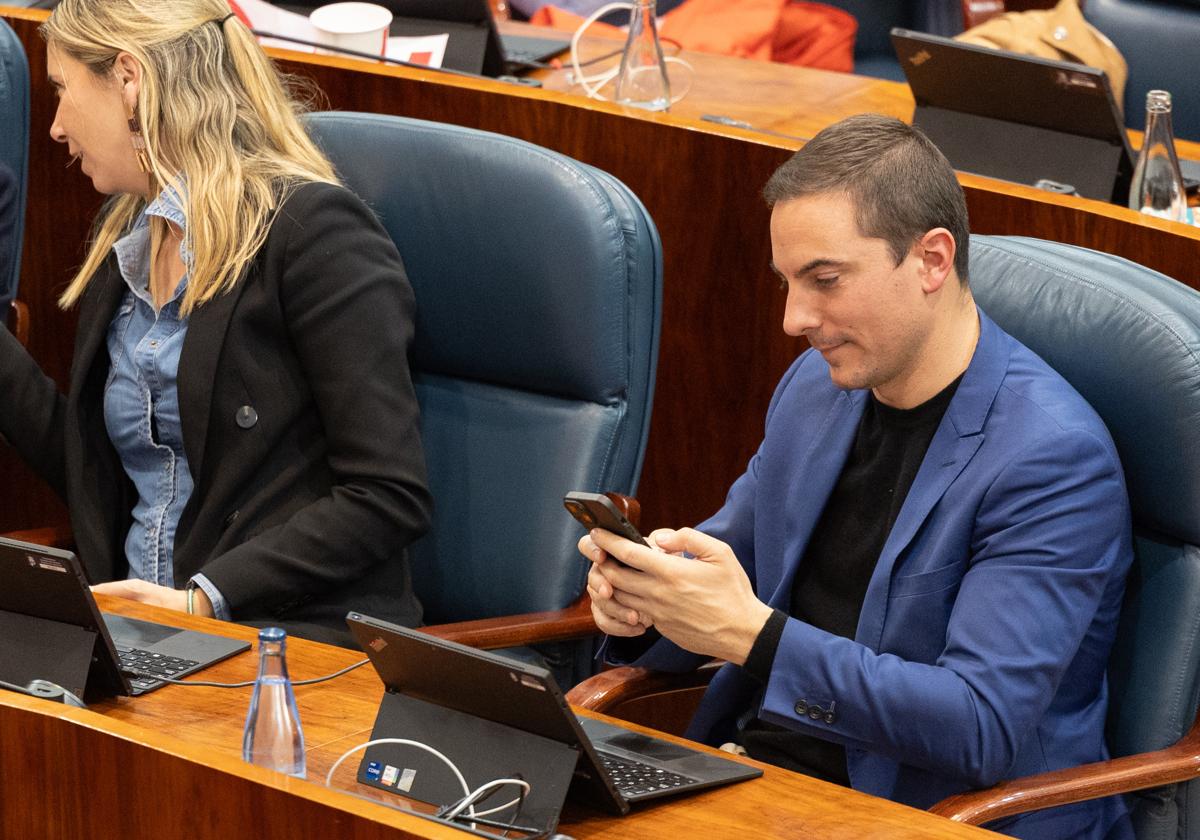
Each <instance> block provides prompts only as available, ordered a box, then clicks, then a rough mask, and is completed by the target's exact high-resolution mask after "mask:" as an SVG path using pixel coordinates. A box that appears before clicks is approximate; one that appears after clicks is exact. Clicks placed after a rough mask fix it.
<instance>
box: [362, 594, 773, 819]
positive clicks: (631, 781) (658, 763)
mask: <svg viewBox="0 0 1200 840" xmlns="http://www.w3.org/2000/svg"><path fill="white" fill-rule="evenodd" d="M346 620H347V623H348V624H349V626H350V630H351V632H352V633H353V634H354V637H355V639H356V640H357V641H358V643H359V645H360V646H361V647H362V648H363V650H365V651H366V652H367V656H369V657H370V659H371V664H372V665H374V666H375V670H376V671H377V672H378V673H379V676H380V679H382V680H383V683H384V685H385V686H386V688H387V694H386V695H385V696H384V700H383V703H382V704H381V705H380V711H379V716H378V718H377V719H376V723H375V729H374V731H373V733H372V736H371V737H372V739H376V738H381V737H392V736H395V737H407V738H414V739H416V740H420V741H423V742H425V743H426V744H428V745H429V746H431V747H434V748H436V749H438V750H439V751H441V752H443V753H444V754H446V755H447V756H448V757H450V758H451V759H452V760H453V761H454V762H455V763H456V764H457V765H459V767H460V769H461V771H462V773H463V775H464V776H465V777H466V778H467V780H468V783H469V784H470V785H472V786H476V785H480V784H482V783H483V782H486V781H489V780H491V779H494V778H500V777H503V776H506V775H511V774H514V773H518V774H520V775H521V777H522V778H524V779H526V780H527V781H529V782H530V784H531V790H530V792H529V794H527V796H526V799H525V802H524V803H523V805H522V810H521V815H520V822H522V823H524V824H527V825H534V826H537V827H539V828H540V829H542V830H547V829H550V828H553V825H554V824H555V823H556V820H557V815H558V809H559V808H561V804H562V799H563V797H564V796H565V795H566V794H567V793H568V792H569V793H570V795H571V796H572V798H574V799H576V800H578V801H581V802H583V803H585V804H591V805H594V806H597V807H599V808H601V809H603V810H606V811H608V812H611V813H614V814H625V813H628V811H629V809H630V806H631V805H635V804H638V803H641V802H647V801H650V800H654V799H659V798H662V797H666V796H674V795H677V794H680V793H685V792H688V791H696V790H703V789H704V788H709V787H714V786H716V785H724V784H729V783H731V782H737V781H742V780H745V779H753V778H757V777H759V776H761V775H762V771H761V770H759V769H757V768H755V767H750V766H748V765H746V764H742V763H740V762H738V761H733V760H730V759H726V758H722V757H720V756H715V755H711V754H709V753H706V752H701V751H699V750H694V749H689V748H688V747H683V746H680V745H678V744H674V743H671V742H668V741H664V740H661V739H659V738H653V737H650V736H647V735H642V734H640V733H636V732H633V731H631V730H629V729H626V728H624V727H622V726H615V725H612V724H609V723H604V722H602V721H598V720H593V719H591V718H585V717H576V715H575V714H574V713H573V712H572V711H571V710H570V707H569V706H568V705H567V702H566V700H565V699H564V697H563V695H562V692H561V691H560V690H559V688H558V685H557V684H556V683H555V681H554V678H553V677H552V676H551V674H550V672H549V671H547V670H546V669H545V668H541V667H538V666H535V665H531V664H528V663H525V662H521V661H519V660H515V659H510V658H507V657H503V656H499V655H497V654H494V653H488V652H486V651H481V650H476V649H474V648H469V647H466V646H464V645H460V644H456V643H454V642H448V641H445V640H443V639H439V638H436V637H434V636H429V635H426V634H424V633H421V632H419V631H417V630H410V629H407V628H404V627H398V626H396V625H394V624H389V623H388V622H385V621H380V620H378V619H374V618H370V617H368V616H365V615H361V614H359V613H350V614H349V615H348V616H347V619H346ZM414 733H416V734H414ZM438 764H439V762H438V760H437V759H436V758H433V757H432V756H429V755H427V754H426V753H424V752H422V751H419V750H415V749H411V748H408V747H404V746H392V745H379V746H374V747H369V748H368V749H367V751H366V754H365V756H364V758H363V760H362V763H361V764H360V766H359V775H358V780H359V781H360V782H361V783H363V784H366V785H370V786H372V787H376V788H379V789H382V790H388V791H391V792H392V793H402V794H403V795H405V796H409V797H412V798H415V799H419V800H421V801H424V802H432V803H435V804H441V805H444V804H447V803H451V802H455V801H457V800H458V799H460V798H461V797H462V788H461V785H458V784H457V783H456V782H455V781H454V780H453V778H452V776H451V775H450V774H449V772H448V770H447V769H446V768H445V767H438V766H437V765H438ZM539 794H541V796H540V797H539ZM493 799H494V800H495V801H496V802H501V801H503V799H502V798H501V797H500V795H499V794H498V795H496V796H495V797H493ZM555 800H557V801H555ZM491 801H492V800H489V802H491Z"/></svg>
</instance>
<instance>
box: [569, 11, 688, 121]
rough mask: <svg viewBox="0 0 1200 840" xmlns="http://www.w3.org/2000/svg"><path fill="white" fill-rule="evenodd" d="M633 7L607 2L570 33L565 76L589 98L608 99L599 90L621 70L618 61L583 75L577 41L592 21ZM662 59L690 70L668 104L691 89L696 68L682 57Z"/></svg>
mask: <svg viewBox="0 0 1200 840" xmlns="http://www.w3.org/2000/svg"><path fill="white" fill-rule="evenodd" d="M633 8H634V7H633V4H632V3H609V4H607V5H604V6H601V7H600V8H599V9H597V10H596V11H594V12H592V13H591V14H590V15H588V18H587V20H585V21H584V22H583V23H581V24H580V25H579V28H578V29H576V30H575V32H574V33H573V34H572V35H571V72H570V74H568V76H567V81H568V82H569V83H570V84H577V85H579V86H580V87H581V88H583V92H584V93H586V94H587V96H588V98H589V99H598V100H600V101H601V102H607V101H608V97H606V96H604V95H602V94H601V93H600V90H601V88H603V87H604V86H605V85H606V84H608V83H609V82H611V81H612V80H613V79H615V78H616V77H617V74H618V73H620V72H621V65H620V63H619V62H618V64H617V65H616V66H615V67H610V68H609V69H608V70H605V71H604V72H603V73H596V74H595V75H592V76H586V75H584V73H583V67H584V64H583V63H580V61H579V41H580V39H581V38H582V37H583V33H584V32H586V31H587V30H588V28H589V27H591V25H592V24H593V23H595V22H596V21H597V20H599V19H600V18H602V17H604V15H606V14H608V13H609V12H615V11H619V10H621V9H629V10H630V11H632V10H633ZM623 52H624V50H619V51H615V52H613V53H610V54H609V55H607V56H604V57H603V58H608V57H611V56H613V55H617V54H618V53H623ZM598 60H601V59H592V60H591V61H588V62H585V63H586V64H592V63H594V62H596V61H598ZM663 61H664V62H665V63H667V64H681V65H683V66H684V67H686V68H687V69H688V70H689V71H691V73H692V75H691V76H689V77H688V86H687V88H686V89H684V91H683V93H681V94H678V95H677V96H672V97H671V102H670V104H671V105H674V104H675V103H676V102H678V101H679V100H681V99H683V98H684V97H685V96H687V95H688V92H689V91H691V89H692V78H694V76H695V73H696V70H695V68H694V67H692V65H690V64H688V63H687V62H686V61H684V60H683V59H682V58H678V57H676V56H673V55H671V56H666V57H665V58H664V59H663Z"/></svg>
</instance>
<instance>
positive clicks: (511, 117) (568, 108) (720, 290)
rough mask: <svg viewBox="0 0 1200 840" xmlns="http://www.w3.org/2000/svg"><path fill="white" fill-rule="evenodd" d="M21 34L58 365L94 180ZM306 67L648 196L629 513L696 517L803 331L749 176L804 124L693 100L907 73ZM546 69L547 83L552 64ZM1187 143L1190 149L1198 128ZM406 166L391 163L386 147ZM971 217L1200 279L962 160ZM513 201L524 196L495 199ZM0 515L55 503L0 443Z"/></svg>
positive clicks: (26, 282)
mask: <svg viewBox="0 0 1200 840" xmlns="http://www.w3.org/2000/svg"><path fill="white" fill-rule="evenodd" d="M0 13H2V14H4V16H5V17H7V18H8V20H9V21H10V22H11V23H12V24H13V26H14V28H15V29H16V31H17V33H18V35H19V36H20V37H21V39H22V41H23V42H24V44H25V46H26V49H27V50H28V52H29V57H30V67H31V75H32V78H33V102H32V109H31V118H32V125H33V127H34V128H33V139H32V142H31V146H30V153H31V161H32V170H31V177H30V184H29V202H30V208H29V213H28V221H27V226H26V237H25V249H24V262H23V271H22V273H23V279H22V287H21V297H22V298H23V299H25V300H26V301H27V302H28V303H29V305H30V309H31V311H32V314H33V318H34V331H33V337H32V341H31V346H32V351H33V353H34V356H35V358H37V359H38V360H39V362H41V364H42V365H43V367H44V368H45V370H46V371H47V373H49V374H50V375H51V376H53V377H54V378H55V379H56V380H58V381H59V382H60V383H64V384H65V382H66V378H67V371H68V369H69V359H70V354H71V346H72V337H73V335H74V317H73V316H72V315H69V314H63V313H61V312H59V311H58V310H57V308H56V307H55V305H54V296H55V294H56V293H57V292H58V291H59V290H61V288H62V287H63V285H64V283H65V282H66V280H67V279H69V276H70V271H71V268H72V267H73V266H75V265H78V263H79V262H80V259H81V254H82V243H83V241H84V239H85V236H86V231H87V229H88V224H89V222H90V220H91V218H92V215H93V213H94V212H95V210H96V208H97V207H98V206H99V203H100V199H99V197H97V196H96V195H95V194H94V193H93V192H92V190H91V186H90V183H89V182H88V180H87V179H86V178H85V177H84V176H82V175H81V174H80V173H79V170H78V168H73V169H66V168H65V166H66V163H67V158H66V152H65V150H63V149H61V148H58V147H56V146H55V145H54V144H52V143H49V142H46V140H45V132H46V130H47V127H48V126H49V124H50V121H51V118H52V113H53V107H54V98H53V96H52V94H51V92H50V90H49V87H48V85H46V84H45V83H44V81H43V80H44V78H45V60H44V48H43V45H42V43H41V40H40V38H39V37H38V36H37V34H36V25H37V23H38V22H39V21H41V20H42V19H44V17H45V13H43V12H37V11H30V10H17V9H3V10H0ZM277 55H278V56H279V58H280V59H281V63H282V66H283V67H284V68H285V69H286V70H288V71H290V72H293V73H296V74H298V75H303V76H305V77H307V78H310V79H312V80H315V81H316V82H317V84H318V85H319V86H320V88H321V89H322V90H323V91H324V92H325V95H326V97H327V99H328V105H329V106H330V107H333V108H338V109H345V110H361V111H376V112H380V113H390V114H403V115H406V116H411V117H421V118H424V119H432V120H440V121H443V122H450V123H456V124H459V125H466V126H471V127H476V128H482V129H487V130H490V131H497V132H500V133H503V134H509V135H512V136H515V137H521V138H524V139H527V140H530V141H533V142H535V143H540V144H542V145H544V146H547V147H549V148H552V149H556V150H558V151H561V152H564V153H566V154H568V155H571V156H572V157H574V158H576V159H578V160H581V161H584V162H586V163H589V164H592V165H595V166H598V167H600V168H602V169H604V170H607V171H608V172H611V173H613V174H614V175H616V176H617V177H618V178H620V179H622V180H623V181H624V182H625V183H627V184H628V185H629V186H630V187H631V188H632V189H633V190H634V191H635V192H636V193H637V194H638V195H639V196H640V197H641V199H642V200H643V201H644V202H645V204H646V206H647V208H648V209H649V210H650V213H651V215H652V216H653V217H654V220H655V222H656V223H657V225H658V228H659V232H660V234H661V236H662V241H663V253H664V263H665V290H664V301H663V331H662V343H661V353H660V360H659V369H658V383H657V390H656V394H655V406H654V419H653V422H652V424H651V431H650V444H649V449H648V452H647V456H646V461H645V468H644V470H643V475H642V481H641V485H640V488H639V491H638V495H639V498H640V499H641V501H642V509H643V524H644V525H645V526H647V527H648V528H652V527H656V526H660V525H672V526H678V525H683V524H694V523H695V522H697V521H698V520H700V519H701V518H703V517H705V516H707V515H708V514H709V513H711V512H712V511H714V510H715V509H716V508H717V507H718V506H719V505H720V504H721V501H722V500H723V498H724V495H725V491H726V489H727V488H728V486H729V484H730V483H731V482H732V481H733V479H734V478H736V476H737V475H738V474H739V473H740V472H741V471H742V469H743V468H744V466H745V463H746V461H747V459H748V458H749V456H750V455H751V454H752V453H753V451H754V449H755V447H756V446H757V444H758V442H759V440H760V439H761V436H762V422H763V415H764V412H765V410H766V406H767V403H768V401H769V399H770V395H771V393H772V391H773V389H774V386H775V384H776V382H777V381H778V378H779V376H780V375H781V374H782V372H783V371H784V370H785V369H786V367H787V366H788V364H789V363H790V362H791V361H792V360H793V359H794V358H795V357H796V355H797V354H798V353H799V352H800V351H801V350H802V349H803V348H804V346H805V345H804V343H803V342H802V341H800V340H796V339H791V338H788V337H787V336H785V335H784V334H783V332H782V330H781V322H782V317H783V304H784V296H783V294H782V293H781V292H780V291H779V288H778V282H777V281H776V279H775V278H774V276H773V275H772V273H771V271H770V268H769V267H768V263H769V259H770V243H769V237H768V212H767V208H766V207H765V205H764V204H763V202H762V200H761V198H760V197H759V191H760V190H761V188H762V185H763V184H764V183H765V182H766V179H767V178H768V176H769V175H770V173H771V172H772V171H774V169H775V168H776V167H777V166H778V165H779V164H780V163H782V162H783V161H784V160H786V159H787V157H788V155H789V154H790V153H791V151H792V150H794V149H795V148H797V147H798V146H799V142H798V141H793V140H787V139H784V138H780V137H772V136H767V135H761V134H758V133H755V132H750V131H745V130H742V129H737V128H728V127H724V126H720V125H715V124H713V123H709V122H704V121H701V120H700V119H698V117H699V115H700V114H703V113H718V114H724V115H726V116H730V117H733V118H736V119H742V120H745V121H747V122H749V123H751V124H753V125H757V126H761V127H769V128H773V129H777V130H779V131H783V132H785V133H789V134H796V135H800V136H810V135H811V134H812V133H813V132H815V131H817V130H819V129H820V128H822V127H824V126H826V125H828V124H830V123H832V122H834V121H836V120H838V119H840V118H842V117H844V116H847V115H849V114H854V113H858V112H862V111H880V112H883V113H888V114H893V115H896V116H899V117H907V116H908V115H909V114H910V113H911V109H912V102H911V99H910V98H909V96H908V93H907V88H906V87H905V86H903V85H898V84H895V83H890V82H885V81H880V80H876V79H867V78H863V77H855V76H849V75H844V74H836V73H826V72H823V71H819V70H808V69H804V68H798V67H788V66H783V65H774V64H766V63H758V62H743V61H738V60H735V59H729V58H720V57H714V56H700V57H696V58H695V63H696V66H697V70H698V75H697V80H696V82H695V85H694V87H693V89H692V91H691V92H690V93H689V94H688V97H687V99H685V100H684V101H683V102H682V103H680V104H679V105H678V106H676V108H675V109H674V110H673V112H671V113H667V114H650V113H646V112H643V111H638V110H636V109H623V108H620V107H618V106H615V105H612V104H609V103H601V102H592V101H589V100H585V99H581V98H580V97H578V96H575V95H573V94H570V93H566V92H561V91H554V90H531V89H528V88H525V87H521V86H516V85H510V84H505V83H501V82H497V81H492V80H472V79H463V78H458V77H448V76H444V75H439V74H438V73H436V72H433V71H422V70H409V69H405V68H398V67H391V66H384V65H376V64H372V63H368V62H360V61H356V60H351V59H342V58H334V57H329V56H308V55H301V54H298V53H283V52H281V53H277ZM548 84H550V85H553V84H555V82H554V80H549V81H548ZM1184 152H1185V154H1191V155H1192V156H1195V157H1200V147H1196V146H1194V145H1186V146H1185V147H1184ZM396 165H403V162H396ZM961 181H962V183H963V186H964V188H965V190H966V194H967V203H968V206H969V209H970V213H971V223H972V228H973V229H974V230H975V231H976V232H979V233H1003V234H1019V235H1024V236H1040V237H1043V238H1047V239H1054V240H1059V241H1062V242H1070V243H1074V244H1078V245H1083V246H1086V247H1091V248H1097V249H1099V250H1104V251H1109V252H1111V253H1115V254H1118V255H1120V256H1124V257H1127V258H1129V259H1132V260H1135V261H1137V262H1140V263H1142V264H1144V265H1148V266H1150V267H1152V268H1155V269H1158V270H1159V271H1162V272H1164V273H1166V274H1168V275H1170V276H1173V277H1175V278H1177V279H1179V280H1181V281H1183V282H1185V283H1187V284H1189V285H1192V286H1200V268H1198V266H1200V229H1197V228H1189V227H1186V226H1184V225H1180V224H1174V223H1169V222H1160V221H1157V220H1154V219H1151V218H1149V217H1146V216H1142V215H1140V214H1138V213H1135V212H1133V211H1130V210H1126V209H1123V208H1119V207H1112V206H1110V205H1106V204H1102V203H1099V202H1095V201H1089V200H1086V199H1078V198H1064V197H1060V196H1055V195H1051V194H1049V193H1045V192H1042V191H1040V190H1035V189H1033V188H1031V187H1022V186H1017V185H1013V184H1008V183H1003V182H1000V181H995V180H991V179H987V178H979V177H975V176H968V175H963V176H961ZM509 212H512V213H518V214H519V213H520V208H509ZM0 474H3V475H5V476H6V479H7V480H6V481H5V482H4V485H3V489H0V530H3V529H9V528H18V527H29V526H34V525H41V524H45V523H46V522H47V521H61V520H62V519H63V517H64V514H63V512H62V510H61V508H60V507H58V506H56V503H54V502H53V501H52V500H51V498H50V494H49V492H48V491H46V490H40V491H38V492H34V491H32V490H30V489H28V488H29V481H28V473H27V472H25V471H24V468H23V467H20V466H19V464H18V463H17V461H16V458H15V457H14V456H13V455H11V453H0Z"/></svg>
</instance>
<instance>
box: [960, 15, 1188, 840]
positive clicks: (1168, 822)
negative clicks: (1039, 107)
mask: <svg viewBox="0 0 1200 840" xmlns="http://www.w3.org/2000/svg"><path fill="white" fill-rule="evenodd" d="M1089 1H1090V0H1089ZM971 287H972V289H973V291H974V294H975V298H976V300H977V301H978V302H979V305H980V306H981V307H982V308H983V310H984V311H985V312H987V313H988V315H989V316H991V317H992V318H993V319H994V320H995V321H996V322H997V323H998V324H1000V326H1001V327H1003V328H1004V329H1005V330H1007V331H1008V332H1009V333H1010V334H1011V335H1013V336H1014V337H1016V338H1017V339H1018V340H1020V341H1021V342H1023V343H1024V344H1025V345H1026V346H1028V347H1029V348H1030V349H1032V350H1033V351H1034V352H1036V353H1038V354H1039V355H1040V356H1041V357H1042V358H1044V359H1045V360H1046V361H1047V362H1049V364H1050V365H1051V366H1052V367H1054V369H1055V370H1057V371H1058V372H1059V373H1061V374H1062V375H1063V377H1064V378H1066V379H1067V381H1069V382H1070V383H1071V384H1072V385H1074V386H1075V388H1076V390H1078V391H1079V392H1080V393H1081V394H1082V395H1083V396H1084V398H1085V399H1087V401H1088V402H1089V403H1091V405H1092V406H1093V407H1094V408H1095V409H1096V411H1097V413H1099V415H1100V416H1101V418H1103V420H1104V422H1105V424H1106V425H1107V426H1108V429H1109V431H1110V432H1111V433H1112V436H1113V440H1114V441H1115V442H1116V445H1117V449H1118V451H1119V452H1120V455H1121V462H1122V466H1123V467H1124V469H1125V478H1126V482H1127V485H1128V488H1129V496H1130V501H1131V504H1132V507H1133V516H1134V529H1135V551H1136V559H1135V561H1134V565H1133V569H1132V570H1131V572H1130V577H1129V581H1128V584H1127V591H1126V596H1125V604H1124V608H1123V611H1122V616H1121V625H1120V628H1119V630H1118V636H1117V642H1116V646H1115V648H1114V650H1113V654H1112V658H1111V660H1110V666H1109V689H1110V698H1109V700H1110V706H1109V715H1108V742H1109V747H1110V749H1111V750H1112V753H1113V754H1114V755H1117V756H1119V755H1131V754H1135V753H1140V752H1146V751H1149V750H1155V749H1161V748H1163V747H1166V746H1168V745H1170V744H1172V743H1174V742H1175V741H1177V740H1178V739H1179V738H1180V737H1182V736H1183V735H1184V733H1186V732H1187V730H1188V729H1189V727H1190V726H1191V723H1192V721H1193V719H1194V718H1195V716H1196V709H1197V697H1198V694H1200V548H1198V547H1197V546H1200V293H1197V292H1196V291H1194V290H1192V289H1189V288H1187V287H1186V286H1184V285H1183V284H1181V283H1177V282H1175V281H1174V280H1172V279H1170V278H1169V277H1166V276H1164V275H1162V274H1159V273H1157V272H1155V271H1151V270H1149V269H1147V268H1143V267H1142V266H1140V265H1137V264H1135V263H1131V262H1129V261H1127V260H1123V259H1120V258H1118V257H1113V256H1111V255H1108V254H1102V253H1099V252H1096V251H1089V250H1087V249H1085V248H1077V247H1074V246H1071V245H1062V244H1059V243H1054V242H1044V241H1041V240H1036V239H1023V238H1018V237H995V236H973V237H971ZM1198 785H1200V783H1198V782H1189V783H1187V784H1185V785H1179V786H1170V787H1168V788H1160V789H1156V790H1155V791H1150V792H1147V793H1145V794H1140V795H1138V796H1137V798H1136V808H1135V826H1136V828H1137V834H1138V837H1139V838H1147V837H1162V838H1168V837H1169V838H1175V837H1176V836H1177V834H1178V836H1180V837H1184V836H1188V835H1187V834H1186V831H1184V830H1183V829H1181V828H1180V827H1181V826H1186V825H1187V822H1188V820H1187V810H1188V801H1189V800H1190V799H1191V798H1194V797H1196V796H1197V795H1200V788H1198ZM1197 804H1198V805H1200V803H1197ZM1194 813H1200V811H1196V812H1194Z"/></svg>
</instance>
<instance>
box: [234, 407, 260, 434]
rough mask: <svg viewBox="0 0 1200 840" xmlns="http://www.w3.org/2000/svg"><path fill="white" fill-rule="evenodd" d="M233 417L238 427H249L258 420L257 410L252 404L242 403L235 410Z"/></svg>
mask: <svg viewBox="0 0 1200 840" xmlns="http://www.w3.org/2000/svg"><path fill="white" fill-rule="evenodd" d="M235 419H236V420H237V424H238V426H239V427H240V428H243V429H249V428H252V427H253V426H254V424H255V423H257V422H258V412H257V411H255V410H254V406H250V405H244V406H242V407H241V408H239V409H238V410H237V417H236V418H235Z"/></svg>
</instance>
